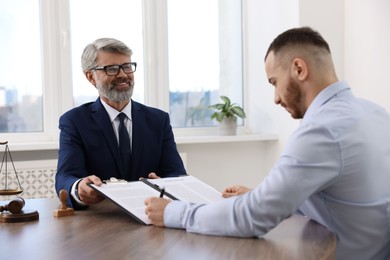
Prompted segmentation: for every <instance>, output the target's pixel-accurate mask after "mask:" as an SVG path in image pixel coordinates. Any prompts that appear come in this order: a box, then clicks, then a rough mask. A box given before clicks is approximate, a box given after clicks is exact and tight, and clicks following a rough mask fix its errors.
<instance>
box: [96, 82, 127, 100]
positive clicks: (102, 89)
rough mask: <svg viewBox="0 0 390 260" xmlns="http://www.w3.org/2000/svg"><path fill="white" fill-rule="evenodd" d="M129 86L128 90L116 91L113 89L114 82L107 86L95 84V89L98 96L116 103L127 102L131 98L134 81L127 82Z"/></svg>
mask: <svg viewBox="0 0 390 260" xmlns="http://www.w3.org/2000/svg"><path fill="white" fill-rule="evenodd" d="M122 81H123V80H122ZM129 85H130V87H129V89H128V90H117V89H116V88H115V81H114V82H113V83H112V84H108V85H104V84H101V83H100V82H96V88H97V90H98V92H99V95H100V96H103V97H105V98H107V99H109V100H111V101H114V102H117V103H120V102H123V101H128V100H130V98H131V97H132V96H133V90H134V81H133V80H131V81H129Z"/></svg>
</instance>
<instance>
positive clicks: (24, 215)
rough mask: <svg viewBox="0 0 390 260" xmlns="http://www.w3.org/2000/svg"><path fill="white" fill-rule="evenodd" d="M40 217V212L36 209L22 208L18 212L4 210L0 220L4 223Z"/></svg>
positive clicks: (32, 219)
mask: <svg viewBox="0 0 390 260" xmlns="http://www.w3.org/2000/svg"><path fill="white" fill-rule="evenodd" d="M38 219H39V213H38V211H36V210H29V209H26V210H22V211H21V212H20V213H18V214H12V213H10V212H3V213H1V214H0V222H3V223H16V222H28V221H34V220H38Z"/></svg>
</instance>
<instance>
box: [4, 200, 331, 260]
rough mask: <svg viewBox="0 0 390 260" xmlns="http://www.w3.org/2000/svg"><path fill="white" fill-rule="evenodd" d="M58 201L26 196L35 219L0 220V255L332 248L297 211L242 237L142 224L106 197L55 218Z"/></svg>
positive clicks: (262, 255)
mask: <svg viewBox="0 0 390 260" xmlns="http://www.w3.org/2000/svg"><path fill="white" fill-rule="evenodd" d="M4 204H5V202H1V203H0V205H4ZM59 205H60V202H59V200H56V199H30V200H26V206H25V209H32V210H37V211H38V212H39V220H37V221H33V222H24V223H23V222H22V223H0V241H1V242H0V247H1V250H0V259H71V260H75V259H110V260H116V259H272V260H274V259H300V260H302V259H333V257H334V252H335V248H336V239H335V236H334V235H333V233H331V232H330V231H329V230H327V229H326V228H324V227H323V226H321V225H319V224H318V223H316V222H314V221H309V220H308V219H306V218H304V217H302V216H292V217H291V218H289V219H287V220H285V221H284V222H282V223H281V224H280V225H279V226H277V227H276V228H275V229H273V230H272V231H271V232H269V233H268V234H267V235H266V236H265V237H264V238H262V239H257V238H250V239H247V238H245V239H244V238H231V237H214V236H205V235H197V234H191V233H187V232H185V231H183V230H176V229H164V228H157V227H152V226H143V225H141V224H138V223H137V222H135V221H134V220H132V219H131V218H130V217H129V216H128V215H127V214H126V213H124V212H123V211H122V210H121V209H120V208H118V207H117V206H115V205H114V204H112V203H111V202H109V201H104V202H103V203H100V204H98V205H95V206H92V207H90V208H89V209H88V210H85V211H76V213H75V215H74V216H68V217H62V218H55V217H53V210H54V209H57V208H58V206H59Z"/></svg>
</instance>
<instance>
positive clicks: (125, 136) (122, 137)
mask: <svg viewBox="0 0 390 260" xmlns="http://www.w3.org/2000/svg"><path fill="white" fill-rule="evenodd" d="M118 118H119V128H118V132H119V151H120V153H121V161H122V165H123V172H124V174H125V176H122V177H123V178H125V179H127V178H128V177H129V176H130V157H131V150H130V137H129V132H127V129H126V125H125V118H126V114H124V113H119V115H118ZM126 177H127V178H126Z"/></svg>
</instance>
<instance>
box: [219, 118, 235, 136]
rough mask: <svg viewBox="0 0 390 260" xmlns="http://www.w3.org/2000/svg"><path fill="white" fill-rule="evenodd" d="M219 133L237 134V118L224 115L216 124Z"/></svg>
mask: <svg viewBox="0 0 390 260" xmlns="http://www.w3.org/2000/svg"><path fill="white" fill-rule="evenodd" d="M218 131H219V134H220V135H236V134H237V118H232V117H225V118H224V119H222V122H220V123H219V124H218Z"/></svg>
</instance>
